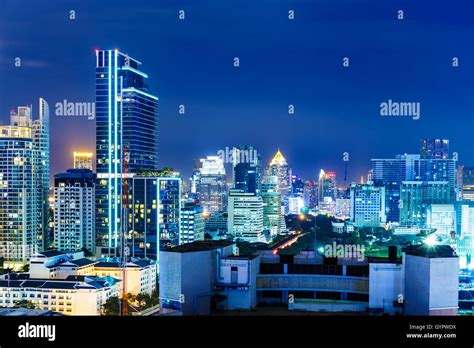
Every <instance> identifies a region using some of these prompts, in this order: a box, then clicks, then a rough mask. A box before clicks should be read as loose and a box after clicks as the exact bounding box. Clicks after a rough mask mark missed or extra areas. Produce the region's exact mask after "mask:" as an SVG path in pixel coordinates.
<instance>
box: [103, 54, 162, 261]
mask: <svg viewBox="0 0 474 348" xmlns="http://www.w3.org/2000/svg"><path fill="white" fill-rule="evenodd" d="M140 65H141V62H140V61H138V60H137V59H135V58H132V57H130V56H128V54H125V53H122V52H120V51H118V50H117V49H115V50H97V51H96V169H97V178H98V184H97V187H96V237H97V238H96V245H97V248H98V249H97V251H96V252H97V253H98V254H101V255H108V256H113V255H116V254H117V247H118V245H119V236H120V234H121V231H122V229H123V226H122V224H121V221H123V217H122V216H121V215H122V209H121V205H122V201H123V199H122V195H123V184H122V180H123V177H124V175H123V172H124V163H125V161H124V159H127V162H128V170H127V172H128V173H136V172H137V171H139V170H158V115H157V102H158V98H157V97H156V96H155V95H153V94H151V93H150V92H149V90H148V86H147V85H146V79H147V78H148V75H147V74H145V73H144V72H142V71H140Z"/></svg>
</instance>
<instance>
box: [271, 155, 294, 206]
mask: <svg viewBox="0 0 474 348" xmlns="http://www.w3.org/2000/svg"><path fill="white" fill-rule="evenodd" d="M265 176H276V177H277V190H278V191H279V192H280V194H281V200H282V204H283V206H284V209H285V214H286V213H287V212H288V196H289V195H290V194H291V168H290V167H289V166H288V163H287V162H286V159H285V157H283V155H282V153H281V152H280V149H278V151H277V153H276V154H275V156H274V157H273V159H272V160H271V162H270V164H269V166H268V167H267V168H266V169H265Z"/></svg>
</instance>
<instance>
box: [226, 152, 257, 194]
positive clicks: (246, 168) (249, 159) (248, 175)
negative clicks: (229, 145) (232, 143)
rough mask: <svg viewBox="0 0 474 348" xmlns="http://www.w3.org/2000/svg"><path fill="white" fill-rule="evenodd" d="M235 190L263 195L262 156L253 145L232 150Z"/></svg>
mask: <svg viewBox="0 0 474 348" xmlns="http://www.w3.org/2000/svg"><path fill="white" fill-rule="evenodd" d="M232 155H233V156H232V162H233V163H232V165H233V188H234V189H237V190H243V191H244V192H251V193H255V194H257V195H260V194H261V163H260V155H259V154H258V153H257V150H255V149H254V148H253V146H251V145H245V146H239V147H234V148H233V149H232Z"/></svg>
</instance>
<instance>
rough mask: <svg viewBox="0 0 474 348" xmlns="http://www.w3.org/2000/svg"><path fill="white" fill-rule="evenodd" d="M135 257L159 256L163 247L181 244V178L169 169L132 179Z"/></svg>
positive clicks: (132, 247)
mask: <svg viewBox="0 0 474 348" xmlns="http://www.w3.org/2000/svg"><path fill="white" fill-rule="evenodd" d="M129 186H130V198H129V207H128V212H129V227H128V231H130V232H129V233H130V235H129V236H128V242H129V243H130V250H131V256H135V257H142V258H150V259H154V260H158V259H159V250H160V249H164V248H169V247H172V246H175V245H178V244H179V237H180V214H181V198H182V192H181V178H180V177H179V174H178V173H171V174H170V173H169V172H167V171H152V172H138V173H136V174H133V176H132V177H131V178H130V179H129Z"/></svg>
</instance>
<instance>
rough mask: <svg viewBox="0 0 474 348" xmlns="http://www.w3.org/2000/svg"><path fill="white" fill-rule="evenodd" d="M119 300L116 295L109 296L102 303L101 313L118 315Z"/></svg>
mask: <svg viewBox="0 0 474 348" xmlns="http://www.w3.org/2000/svg"><path fill="white" fill-rule="evenodd" d="M120 305H121V303H120V300H119V298H118V297H117V296H111V297H109V298H108V299H107V301H105V303H104V304H103V305H102V315H119V314H120Z"/></svg>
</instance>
